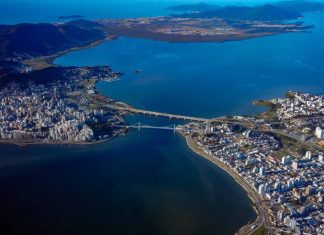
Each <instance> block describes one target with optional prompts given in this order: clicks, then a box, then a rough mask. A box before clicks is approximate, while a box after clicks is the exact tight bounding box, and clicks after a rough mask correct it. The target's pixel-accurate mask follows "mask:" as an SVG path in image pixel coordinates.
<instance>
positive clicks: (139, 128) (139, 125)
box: [137, 122, 141, 131]
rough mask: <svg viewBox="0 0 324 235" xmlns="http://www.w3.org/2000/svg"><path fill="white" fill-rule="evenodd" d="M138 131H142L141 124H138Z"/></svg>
mask: <svg viewBox="0 0 324 235" xmlns="http://www.w3.org/2000/svg"><path fill="white" fill-rule="evenodd" d="M137 129H138V130H139V131H140V130H141V123H140V122H139V123H138V126H137Z"/></svg>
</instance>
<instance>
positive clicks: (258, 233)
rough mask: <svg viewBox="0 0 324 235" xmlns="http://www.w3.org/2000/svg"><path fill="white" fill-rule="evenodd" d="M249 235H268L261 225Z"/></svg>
mask: <svg viewBox="0 0 324 235" xmlns="http://www.w3.org/2000/svg"><path fill="white" fill-rule="evenodd" d="M251 235H268V231H267V229H266V228H265V227H264V226H263V225H262V226H260V227H259V228H258V229H257V230H256V231H255V232H253V233H252V234H251Z"/></svg>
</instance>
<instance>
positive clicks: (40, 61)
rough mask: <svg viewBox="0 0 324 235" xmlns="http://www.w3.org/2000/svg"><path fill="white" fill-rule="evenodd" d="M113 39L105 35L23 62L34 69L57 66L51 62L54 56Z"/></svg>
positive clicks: (113, 38)
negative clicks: (84, 43) (81, 44)
mask: <svg viewBox="0 0 324 235" xmlns="http://www.w3.org/2000/svg"><path fill="white" fill-rule="evenodd" d="M115 39H116V37H113V36H108V37H106V38H104V39H101V40H97V41H94V42H92V43H89V44H86V45H84V46H80V47H73V48H70V49H67V50H64V51H60V52H58V53H55V54H52V55H48V56H41V57H36V58H32V59H28V60H24V61H23V63H24V64H26V65H29V66H31V67H32V68H33V69H35V70H41V69H46V68H49V67H53V66H56V67H59V66H58V65H55V64H54V63H53V62H54V60H55V59H56V58H58V57H60V56H62V55H65V54H68V53H70V52H73V51H79V50H82V49H87V48H92V47H96V46H98V45H100V44H102V43H104V42H108V41H111V40H115Z"/></svg>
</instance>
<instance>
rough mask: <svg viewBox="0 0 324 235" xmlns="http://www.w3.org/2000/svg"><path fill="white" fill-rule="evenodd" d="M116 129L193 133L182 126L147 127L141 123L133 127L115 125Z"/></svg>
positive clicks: (132, 125)
mask: <svg viewBox="0 0 324 235" xmlns="http://www.w3.org/2000/svg"><path fill="white" fill-rule="evenodd" d="M113 126H114V127H122V128H130V129H137V130H141V129H155V130H169V131H173V132H176V131H191V132H193V130H189V129H184V128H182V127H180V126H177V125H176V124H173V125H170V126H152V125H146V124H143V123H140V122H137V123H134V124H131V125H113Z"/></svg>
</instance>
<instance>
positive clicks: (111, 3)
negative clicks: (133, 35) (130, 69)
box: [0, 0, 324, 24]
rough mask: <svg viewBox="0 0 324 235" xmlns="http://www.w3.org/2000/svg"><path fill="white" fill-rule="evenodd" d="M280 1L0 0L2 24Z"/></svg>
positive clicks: (158, 12) (154, 13) (159, 13)
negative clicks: (202, 4)
mask: <svg viewBox="0 0 324 235" xmlns="http://www.w3.org/2000/svg"><path fill="white" fill-rule="evenodd" d="M277 1H280V0H0V24H16V23H22V22H30V23H37V22H54V21H57V19H58V18H57V17H58V16H62V15H72V14H80V15H84V16H86V17H87V18H123V17H144V16H157V15H166V14H168V12H167V11H165V10H164V9H165V8H166V7H167V6H171V5H177V4H184V3H200V2H205V3H210V4H221V5H226V4H232V5H233V4H239V5H256V4H263V3H270V2H277ZM319 1H321V2H324V0H319Z"/></svg>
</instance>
